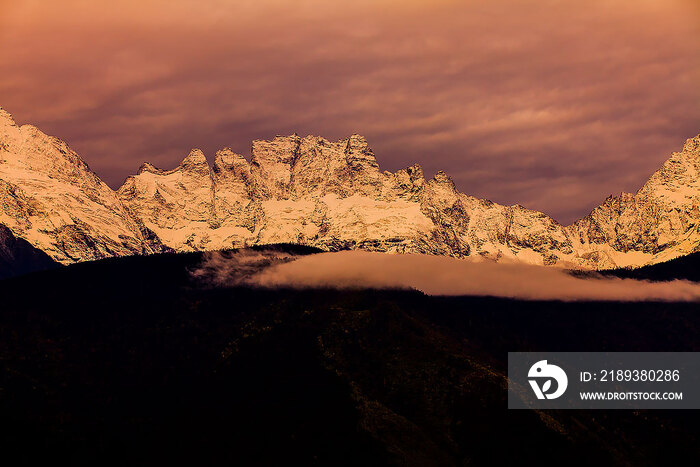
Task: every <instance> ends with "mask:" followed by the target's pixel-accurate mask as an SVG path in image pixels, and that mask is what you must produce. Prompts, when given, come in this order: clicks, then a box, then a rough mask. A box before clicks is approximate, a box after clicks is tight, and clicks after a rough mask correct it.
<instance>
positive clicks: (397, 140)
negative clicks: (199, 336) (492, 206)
mask: <svg viewBox="0 0 700 467" xmlns="http://www.w3.org/2000/svg"><path fill="white" fill-rule="evenodd" d="M699 84H700V5H699V4H698V1H697V0H587V1H585V2H583V1H574V0H569V1H559V0H537V1H534V0H530V1H524V0H489V1H449V0H444V1H439V0H438V1H435V0H432V1H406V0H402V1H398V0H385V1H381V0H379V1H376V0H375V1H366V0H355V1H351V2H340V1H337V2H336V1H328V0H326V1H314V0H306V1H303V0H302V1H295V2H282V1H267V0H256V1H247V0H246V1H223V0H218V1H217V0H215V1H202V0H200V1H178V0H170V1H149V0H140V1H114V0H113V1H98V0H92V1H77V0H70V1H61V0H53V1H48V0H34V1H22V0H15V1H8V0H0V106H2V107H4V108H6V109H7V110H8V111H9V112H11V113H12V114H13V116H14V117H15V119H16V120H17V121H18V122H19V123H32V124H35V125H37V126H39V127H40V128H41V129H42V130H44V131H45V132H47V133H50V134H54V135H56V136H59V137H60V138H62V139H65V140H67V141H68V143H69V144H71V146H72V147H73V148H74V149H75V150H76V151H78V153H80V154H81V155H82V156H83V158H84V159H85V160H86V161H87V162H88V163H89V164H90V166H91V167H92V169H93V170H95V171H96V172H97V173H98V174H99V175H100V176H101V177H102V178H103V179H105V181H107V182H108V183H109V184H110V185H111V186H112V187H117V186H118V185H120V184H121V182H122V180H123V179H124V177H125V176H126V175H128V174H130V173H133V172H135V171H136V169H137V168H138V166H139V165H140V164H141V162H143V161H146V160H148V161H150V162H152V163H154V164H155V165H157V166H160V167H163V168H171V167H173V166H175V165H176V164H177V163H178V162H179V160H181V159H182V158H183V157H184V156H185V155H186V154H187V152H188V151H189V149H190V148H192V147H200V148H202V149H203V150H204V151H205V153H206V154H207V155H208V157H209V158H210V160H211V158H212V157H213V153H214V152H215V151H216V150H217V149H219V148H221V147H224V146H230V147H231V148H233V149H234V150H236V151H238V152H241V153H243V154H249V151H250V141H251V140H252V139H257V138H271V137H273V136H274V135H275V134H289V133H293V132H297V133H300V134H320V135H323V136H325V137H326V138H329V139H340V138H343V137H346V136H347V135H349V134H351V133H361V134H363V135H365V136H366V137H367V138H368V140H369V142H370V144H371V146H372V147H373V149H374V150H375V153H376V155H377V157H378V160H379V163H380V165H381V166H382V167H383V168H384V169H387V170H396V169H398V168H402V167H405V166H407V165H410V164H412V163H414V162H418V163H420V164H421V165H423V167H424V168H425V170H426V173H427V174H429V175H432V174H433V173H434V172H435V171H437V170H440V169H443V170H445V171H447V172H448V173H450V174H451V175H452V176H453V178H454V180H455V182H456V183H457V185H458V187H459V188H460V189H461V190H462V191H464V192H466V193H469V194H473V195H476V196H479V197H486V198H489V199H492V200H494V201H497V202H501V203H507V204H512V203H520V204H523V205H524V206H526V207H529V208H533V209H538V210H541V211H544V212H546V213H548V214H550V215H553V216H554V217H555V218H556V219H557V220H559V221H561V222H569V221H571V220H572V219H573V218H575V217H579V216H581V215H584V214H586V213H587V212H588V211H589V210H590V208H591V207H593V206H594V205H596V204H598V203H599V202H601V201H602V199H604V198H605V197H606V196H607V195H608V194H610V193H616V192H619V191H621V190H625V191H634V190H636V189H637V188H638V187H639V186H640V185H641V184H642V183H643V181H644V180H645V179H646V178H647V177H648V175H649V174H650V173H651V172H653V171H654V170H655V169H656V168H657V167H658V166H659V165H660V164H661V162H662V161H663V160H665V159H666V157H667V156H668V154H669V153H670V152H671V151H673V150H677V149H679V148H680V147H681V146H682V144H683V141H684V140H685V138H688V137H690V136H694V135H696V134H697V133H698V132H699V131H700V86H699Z"/></svg>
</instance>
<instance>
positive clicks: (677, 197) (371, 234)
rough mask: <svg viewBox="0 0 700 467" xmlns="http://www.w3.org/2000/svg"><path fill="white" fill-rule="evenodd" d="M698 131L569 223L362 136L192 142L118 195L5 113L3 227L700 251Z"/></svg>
mask: <svg viewBox="0 0 700 467" xmlns="http://www.w3.org/2000/svg"><path fill="white" fill-rule="evenodd" d="M699 174H700V136H697V137H695V138H692V139H689V140H688V141H687V142H686V144H685V146H684V147H683V150H682V151H681V152H679V153H674V154H673V156H671V158H670V159H669V160H668V161H667V162H666V163H665V164H664V165H663V167H662V168H661V169H660V170H659V171H658V172H656V173H655V174H654V175H653V176H652V177H651V178H650V179H649V181H648V182H647V183H646V184H645V185H644V187H643V188H642V189H641V190H640V191H639V192H637V193H636V194H634V195H632V194H627V193H623V194H621V195H620V196H617V197H611V198H608V199H607V200H606V201H605V203H603V204H602V205H601V206H599V207H598V208H596V209H594V210H593V212H591V214H589V215H588V216H587V217H585V218H584V219H582V220H580V221H578V222H576V223H574V224H573V225H571V226H562V225H560V224H559V223H557V222H556V221H555V220H553V219H552V218H550V217H548V216H547V215H545V214H543V213H540V212H536V211H531V210H528V209H526V208H524V207H522V206H519V205H515V206H503V205H499V204H496V203H493V202H491V201H488V200H482V199H477V198H474V197H472V196H468V195H465V194H463V193H460V192H458V191H457V190H456V189H455V186H454V183H453V182H452V180H451V179H450V178H449V177H448V176H447V175H446V174H445V173H443V172H439V173H438V174H437V175H435V177H433V178H432V179H429V180H426V179H425V177H424V175H423V171H422V169H421V168H420V166H418V165H414V166H411V167H409V168H407V169H404V170H399V171H397V172H395V173H390V172H382V171H380V169H379V165H378V164H377V161H376V159H375V157H374V154H373V153H372V150H371V149H370V147H369V146H368V144H367V141H366V140H365V139H364V138H363V137H362V136H359V135H352V136H351V137H350V138H348V139H344V140H340V141H337V142H329V141H327V140H325V139H323V138H320V137H315V136H307V137H299V136H297V135H292V136H278V137H276V138H275V139H274V140H272V141H254V142H253V146H252V158H251V160H250V162H249V161H248V160H247V159H246V158H245V157H243V156H242V155H240V154H236V153H234V152H233V151H231V150H230V149H223V150H221V151H219V152H217V154H216V158H215V161H214V165H213V167H210V166H209V164H208V163H207V160H206V158H205V156H204V154H203V153H202V152H201V151H200V150H196V149H195V150H193V151H192V152H190V154H189V155H188V156H187V157H186V158H185V159H184V160H183V161H182V163H181V164H180V165H179V166H178V167H177V168H175V169H173V170H161V169H158V168H156V167H154V166H152V165H150V164H148V163H146V164H144V165H142V166H141V168H140V169H139V171H138V174H137V175H134V176H131V177H128V178H127V180H126V181H125V183H124V185H123V186H122V187H121V188H119V190H117V192H114V191H113V190H111V189H110V188H109V187H108V186H107V185H106V184H105V183H104V182H102V181H101V180H100V179H99V178H98V177H97V176H96V175H95V174H94V173H92V172H91V171H90V169H89V168H88V166H87V164H85V163H84V162H83V161H82V160H81V159H80V157H79V156H78V155H77V154H76V153H75V152H73V151H72V150H71V149H70V148H68V146H67V145H66V144H65V143H64V142H62V141H60V140H58V139H56V138H52V137H49V136H46V135H44V134H43V133H42V132H40V131H39V130H38V129H36V128H35V127H33V126H30V125H23V126H21V127H19V126H17V125H16V124H15V123H14V121H13V120H12V118H11V116H10V115H9V114H8V113H7V112H5V111H4V110H2V109H0V223H2V224H5V225H6V226H7V227H9V228H10V229H11V230H12V232H13V233H14V234H15V235H16V236H18V237H21V238H24V239H26V240H27V241H28V242H30V243H31V244H32V245H34V246H35V247H37V248H39V249H41V250H43V251H45V252H46V253H47V254H49V255H50V256H51V257H52V258H54V259H55V260H56V261H59V262H61V263H71V262H76V261H84V260H92V259H97V258H103V257H109V256H122V255H131V254H148V253H155V252H161V251H171V250H174V251H193V250H217V249H223V248H231V247H240V246H246V245H256V244H268V243H280V242H289V243H300V244H305V245H311V246H315V247H319V248H322V249H325V250H338V249H348V248H361V249H366V250H373V251H387V252H398V253H411V252H413V253H427V254H437V255H449V256H454V257H458V258H465V257H485V258H488V259H493V260H506V261H508V260H512V261H523V262H527V263H534V264H544V265H559V266H563V267H580V268H593V269H601V268H609V267H615V266H639V265H643V264H649V263H654V262H659V261H663V260H666V259H670V258H673V257H676V256H679V255H683V254H687V253H690V252H693V251H698V250H699V249H700V231H699V230H698V229H699V227H698V226H699V225H700V222H699V221H700V182H699V181H698V175H699Z"/></svg>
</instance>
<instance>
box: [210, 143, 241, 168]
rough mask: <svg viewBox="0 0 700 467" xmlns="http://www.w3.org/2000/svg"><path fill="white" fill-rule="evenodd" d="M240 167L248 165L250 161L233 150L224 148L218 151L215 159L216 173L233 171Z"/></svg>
mask: <svg viewBox="0 0 700 467" xmlns="http://www.w3.org/2000/svg"><path fill="white" fill-rule="evenodd" d="M238 165H246V166H247V165H248V161H247V160H246V158H245V157H243V156H242V155H241V154H238V153H236V152H234V151H233V150H232V149H231V148H223V149H220V150H218V151H216V157H214V171H215V172H219V171H221V170H224V169H231V168H233V167H235V166H238Z"/></svg>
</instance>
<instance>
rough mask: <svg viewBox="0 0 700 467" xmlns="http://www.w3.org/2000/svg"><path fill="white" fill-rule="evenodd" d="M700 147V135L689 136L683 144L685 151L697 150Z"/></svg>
mask: <svg viewBox="0 0 700 467" xmlns="http://www.w3.org/2000/svg"><path fill="white" fill-rule="evenodd" d="M699 149H700V135H697V136H695V137H693V138H688V139H687V140H686V141H685V144H684V145H683V152H695V151H698V150H699Z"/></svg>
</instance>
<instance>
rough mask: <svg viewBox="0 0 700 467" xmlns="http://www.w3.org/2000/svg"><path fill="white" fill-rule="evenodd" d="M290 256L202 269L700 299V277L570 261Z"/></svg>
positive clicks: (513, 292) (230, 275)
mask: <svg viewBox="0 0 700 467" xmlns="http://www.w3.org/2000/svg"><path fill="white" fill-rule="evenodd" d="M289 259H290V258H285V259H284V260H281V261H277V262H275V263H269V262H266V263H262V268H261V269H260V271H259V272H257V273H254V274H251V273H249V272H247V273H245V274H241V273H240V272H238V271H239V269H238V263H239V262H240V261H239V260H237V259H235V260H232V259H231V258H223V257H221V256H220V255H219V254H213V255H212V256H210V257H209V259H208V261H206V262H205V263H204V266H203V267H202V269H201V271H202V272H200V273H199V274H198V275H199V277H208V278H210V279H211V280H212V282H213V283H214V284H216V285H225V284H228V285H234V284H248V285H256V286H262V287H292V288H314V287H331V288H341V289H342V288H379V289H417V290H420V291H422V292H424V293H426V294H429V295H472V296H492V297H505V298H515V299H524V300H564V301H573V300H594V301H598V300H611V301H699V300H700V284H698V283H694V282H689V281H681V280H676V281H670V282H649V281H639V280H633V279H618V278H605V277H603V276H596V275H589V276H580V275H577V276H574V275H572V274H570V273H569V272H568V271H566V270H563V269H558V268H552V267H542V266H528V265H524V264H506V263H494V262H490V261H484V262H474V261H467V260H459V259H454V258H446V257H441V256H427V255H392V254H386V253H370V252H364V251H343V252H337V253H321V254H316V255H310V256H304V257H301V258H299V259H295V260H293V261H289ZM258 264H261V263H258ZM214 271H215V272H214Z"/></svg>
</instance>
